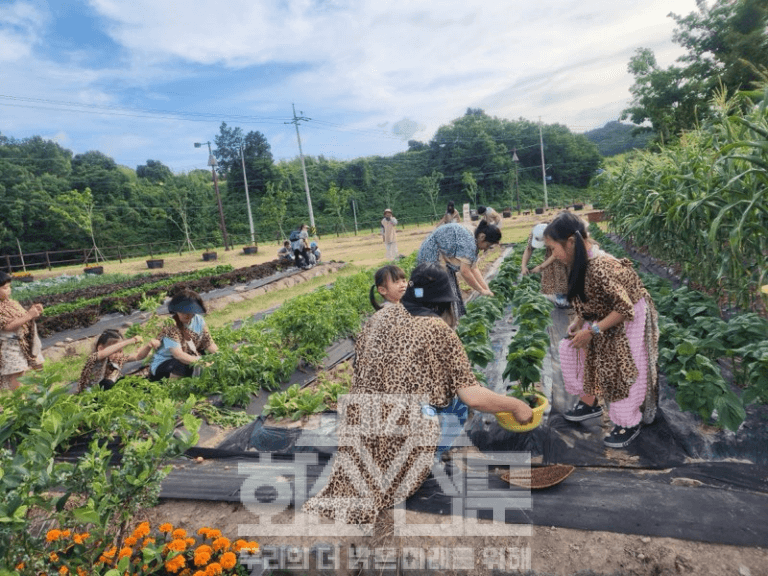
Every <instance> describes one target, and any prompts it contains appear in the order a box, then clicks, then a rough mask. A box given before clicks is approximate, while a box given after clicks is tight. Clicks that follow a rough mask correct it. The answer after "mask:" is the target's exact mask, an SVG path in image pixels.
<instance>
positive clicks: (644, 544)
mask: <svg viewBox="0 0 768 576" xmlns="http://www.w3.org/2000/svg"><path fill="white" fill-rule="evenodd" d="M145 514H146V518H147V519H149V520H150V522H151V523H152V524H153V525H155V526H156V525H158V524H160V523H162V522H170V523H171V524H173V525H174V526H178V527H182V528H185V529H187V530H188V531H189V530H191V529H195V530H196V529H197V528H199V527H201V526H214V527H216V528H219V529H220V530H222V532H223V533H224V534H227V535H231V537H236V536H237V535H238V530H239V529H240V527H246V526H247V525H251V524H253V523H254V522H256V520H255V519H254V516H253V515H252V514H251V513H250V512H249V511H248V510H247V509H246V508H245V507H244V506H243V505H242V504H232V503H222V502H201V501H166V502H163V503H162V504H160V505H159V506H157V507H155V508H153V509H151V510H148V511H146V513H145ZM406 518H407V522H408V523H409V524H410V523H415V524H419V523H430V521H431V522H434V521H435V518H434V517H430V515H427V514H422V513H416V512H408V513H407V516H406ZM443 521H444V519H443ZM317 528H318V529H317V536H316V537H309V538H288V537H283V538H277V537H263V538H258V541H259V542H260V544H261V546H262V547H263V548H264V549H265V554H266V555H268V556H274V557H279V550H277V548H279V547H280V546H296V547H298V548H299V550H300V554H299V555H298V556H296V557H297V558H299V557H303V556H304V555H308V550H309V549H310V548H311V547H312V546H313V545H316V544H318V543H320V542H322V543H325V544H331V545H332V546H339V547H340V548H339V549H340V553H339V555H340V558H341V562H340V565H339V568H338V569H334V570H317V569H313V566H314V560H313V561H312V562H310V564H309V569H303V568H302V566H301V565H300V564H301V563H296V564H295V565H294V566H293V567H295V568H297V569H298V568H302V569H300V570H298V571H293V572H291V573H292V574H308V575H319V574H338V575H347V574H349V575H351V574H357V573H358V572H357V571H355V570H349V569H348V562H347V561H348V557H349V554H350V553H349V547H350V545H352V544H355V545H356V546H357V547H358V548H360V547H364V546H368V547H369V549H371V550H372V554H374V553H375V548H379V549H380V551H383V550H384V549H386V548H391V549H394V550H397V551H398V552H397V554H398V556H399V557H400V559H399V560H398V564H399V566H400V569H401V572H400V573H402V574H408V573H409V572H410V573H418V572H414V571H412V570H408V569H404V568H408V567H410V566H412V564H410V565H409V564H408V560H405V561H404V560H403V558H402V556H403V555H404V554H405V553H407V552H408V551H409V549H416V548H420V549H421V550H423V551H424V552H423V553H424V558H425V559H426V558H437V557H439V555H440V554H442V557H443V559H446V558H450V554H451V553H453V554H454V555H455V558H454V560H452V561H456V562H464V561H465V560H466V558H465V556H466V555H467V553H468V552H467V550H470V555H471V556H472V557H473V560H474V567H473V568H472V570H469V571H467V570H453V569H450V568H445V569H442V570H436V571H435V572H433V573H440V574H454V573H457V574H473V575H475V574H476V575H483V576H484V575H491V574H510V573H519V572H518V570H519V569H521V568H522V569H523V573H525V572H527V571H528V570H533V571H534V572H535V573H536V574H542V575H543V574H552V575H558V576H560V575H562V576H571V575H575V574H577V573H579V572H580V571H583V570H590V571H591V572H588V573H587V574H600V575H603V574H605V575H615V574H623V575H633V576H635V575H636V576H645V575H648V576H651V575H652V576H673V575H674V576H677V575H681V574H682V575H691V576H725V575H733V576H766V575H768V550H765V549H761V548H742V547H737V546H725V545H721V544H709V543H704V542H692V541H688V540H680V539H675V538H648V537H644V536H637V535H628V534H617V533H613V532H588V531H583V530H569V529H565V528H556V527H548V526H533V527H531V530H530V534H529V535H520V536H504V537H498V536H497V537H490V536H488V537H474V538H469V537H456V538H446V537H440V536H437V537H416V538H414V537H410V538H407V539H406V538H396V537H383V538H382V537H375V536H371V537H367V538H365V537H362V538H333V537H329V536H328V535H327V533H324V530H323V527H322V525H321V526H318V527H317ZM712 529H713V530H717V527H715V526H713V527H712ZM439 532H440V531H439V530H438V529H435V530H434V533H436V534H439ZM243 536H245V534H243ZM451 551H452V552H451ZM380 553H383V552H380ZM459 557H461V558H462V559H461V560H460V559H459ZM369 560H370V566H369V567H370V568H372V569H373V568H375V566H374V560H375V557H374V556H371V557H370V558H369ZM284 562H287V560H286V558H284ZM288 566H290V564H286V563H284V567H286V568H287V567H288ZM448 566H452V564H451V563H450V561H449V563H448ZM367 573H369V574H379V573H381V571H380V570H371V571H369V572H367ZM384 573H387V572H384ZM389 573H390V574H394V572H389ZM587 574H584V575H583V576H587Z"/></svg>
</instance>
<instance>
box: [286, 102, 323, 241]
mask: <svg viewBox="0 0 768 576" xmlns="http://www.w3.org/2000/svg"><path fill="white" fill-rule="evenodd" d="M291 106H293V120H291V121H290V122H285V124H293V125H294V126H296V140H298V142H299V157H300V158H301V170H302V172H304V190H305V191H306V192H307V206H308V207H309V225H310V226H311V227H312V230H311V232H312V234H313V235H314V234H315V233H316V230H315V213H314V212H313V211H312V197H311V196H310V195H309V181H308V180H307V167H306V166H305V165H304V152H302V151H301V136H299V122H301V121H302V120H303V121H305V122H306V121H308V120H312V118H307V117H306V116H298V117H297V116H296V105H295V104H291ZM302 114H303V112H302Z"/></svg>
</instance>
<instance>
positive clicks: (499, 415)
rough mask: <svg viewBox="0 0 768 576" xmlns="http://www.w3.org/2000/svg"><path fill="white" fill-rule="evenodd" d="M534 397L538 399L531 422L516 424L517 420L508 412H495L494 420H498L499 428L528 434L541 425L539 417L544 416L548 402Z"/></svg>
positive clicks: (543, 398) (539, 396)
mask: <svg viewBox="0 0 768 576" xmlns="http://www.w3.org/2000/svg"><path fill="white" fill-rule="evenodd" d="M536 397H537V398H538V399H539V402H538V404H536V408H534V409H533V420H531V421H530V422H528V424H518V423H517V420H515V417H514V416H512V414H511V413H510V412H496V420H498V422H499V426H501V427H502V428H506V429H507V430H512V432H528V431H529V430H533V429H534V428H536V426H538V425H539V424H541V417H542V416H543V415H544V410H546V409H547V406H549V402H548V401H547V398H546V397H545V396H542V395H541V394H536Z"/></svg>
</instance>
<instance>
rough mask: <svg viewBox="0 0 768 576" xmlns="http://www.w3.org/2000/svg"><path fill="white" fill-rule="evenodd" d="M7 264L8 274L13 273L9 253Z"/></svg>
mask: <svg viewBox="0 0 768 576" xmlns="http://www.w3.org/2000/svg"><path fill="white" fill-rule="evenodd" d="M5 265H6V266H8V274H12V273H13V268H12V267H11V257H10V256H8V254H6V255H5Z"/></svg>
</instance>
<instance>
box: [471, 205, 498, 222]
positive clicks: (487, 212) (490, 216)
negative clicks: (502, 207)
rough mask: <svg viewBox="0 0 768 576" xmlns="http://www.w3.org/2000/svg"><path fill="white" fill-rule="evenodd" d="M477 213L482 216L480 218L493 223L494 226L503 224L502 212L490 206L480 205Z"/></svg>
mask: <svg viewBox="0 0 768 576" xmlns="http://www.w3.org/2000/svg"><path fill="white" fill-rule="evenodd" d="M477 213H478V215H479V216H480V220H485V221H486V222H488V224H493V225H494V226H499V225H500V224H501V214H499V213H498V212H496V210H494V209H493V208H491V207H490V206H478V207H477Z"/></svg>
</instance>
